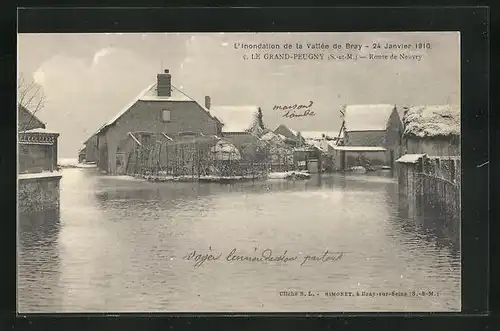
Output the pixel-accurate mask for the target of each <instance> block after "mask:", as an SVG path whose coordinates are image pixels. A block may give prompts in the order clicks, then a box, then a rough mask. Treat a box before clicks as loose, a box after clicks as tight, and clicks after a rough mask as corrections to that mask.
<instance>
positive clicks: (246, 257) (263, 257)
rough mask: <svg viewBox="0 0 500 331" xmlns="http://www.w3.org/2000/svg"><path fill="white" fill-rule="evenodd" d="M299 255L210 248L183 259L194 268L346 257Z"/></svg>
mask: <svg viewBox="0 0 500 331" xmlns="http://www.w3.org/2000/svg"><path fill="white" fill-rule="evenodd" d="M300 255H301V256H299V254H296V255H290V254H289V253H288V251H287V250H285V251H284V252H283V253H281V254H274V253H273V251H272V249H270V248H266V249H264V250H262V251H260V252H259V250H258V249H257V248H255V249H254V252H253V254H247V253H244V252H241V251H239V250H238V249H236V248H233V249H232V250H230V251H229V252H226V253H223V252H215V251H212V248H211V247H210V248H209V252H208V253H207V252H199V251H196V250H193V251H191V252H189V253H188V254H186V255H185V256H184V257H183V259H184V260H186V261H192V262H193V263H194V267H195V268H198V267H201V266H202V265H203V264H205V263H207V262H215V261H220V262H225V263H269V262H274V263H277V262H281V263H292V262H296V263H300V265H301V266H304V265H306V264H312V263H326V262H335V261H338V260H340V259H342V257H343V256H344V252H330V251H328V250H326V251H325V252H323V253H321V254H319V255H315V254H300Z"/></svg>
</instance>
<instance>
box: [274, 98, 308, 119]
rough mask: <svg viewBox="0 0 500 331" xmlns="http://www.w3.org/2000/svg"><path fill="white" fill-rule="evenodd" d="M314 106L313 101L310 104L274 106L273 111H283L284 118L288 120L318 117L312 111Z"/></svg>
mask: <svg viewBox="0 0 500 331" xmlns="http://www.w3.org/2000/svg"><path fill="white" fill-rule="evenodd" d="M313 104H314V102H313V101H309V103H308V104H293V105H274V107H273V110H276V111H282V112H283V114H282V116H283V117H286V118H302V117H306V116H314V115H316V113H315V112H314V110H312V106H313Z"/></svg>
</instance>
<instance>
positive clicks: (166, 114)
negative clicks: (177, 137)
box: [161, 109, 170, 122]
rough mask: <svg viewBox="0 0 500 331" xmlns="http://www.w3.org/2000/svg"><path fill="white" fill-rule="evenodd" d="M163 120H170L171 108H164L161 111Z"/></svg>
mask: <svg viewBox="0 0 500 331" xmlns="http://www.w3.org/2000/svg"><path fill="white" fill-rule="evenodd" d="M161 120H162V122H170V110H168V109H163V110H162V111H161Z"/></svg>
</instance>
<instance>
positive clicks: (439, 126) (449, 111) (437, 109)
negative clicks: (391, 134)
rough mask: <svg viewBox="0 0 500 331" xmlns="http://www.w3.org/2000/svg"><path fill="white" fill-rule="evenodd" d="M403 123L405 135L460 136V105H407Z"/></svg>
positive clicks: (421, 136) (420, 136)
mask: <svg viewBox="0 0 500 331" xmlns="http://www.w3.org/2000/svg"><path fill="white" fill-rule="evenodd" d="M403 125H404V128H405V130H404V135H405V136H414V137H419V138H424V137H439V136H440V137H448V136H460V106H452V105H430V106H412V107H407V108H406V110H405V115H404V117H403Z"/></svg>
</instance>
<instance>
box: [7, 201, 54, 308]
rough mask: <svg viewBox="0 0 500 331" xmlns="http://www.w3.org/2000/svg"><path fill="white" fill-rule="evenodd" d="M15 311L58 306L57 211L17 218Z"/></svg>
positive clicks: (23, 215) (22, 215)
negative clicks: (16, 291) (16, 306)
mask: <svg viewBox="0 0 500 331" xmlns="http://www.w3.org/2000/svg"><path fill="white" fill-rule="evenodd" d="M17 228H18V248H17V254H18V255H17V260H18V279H19V281H18V297H19V298H23V299H22V300H20V302H19V303H18V304H19V307H18V308H19V310H26V309H29V311H32V312H38V311H46V310H47V309H50V307H52V306H57V305H59V304H60V293H59V290H58V288H59V277H60V274H61V270H60V263H61V261H60V256H59V252H58V244H57V242H58V236H59V230H60V223H59V210H48V211H44V212H38V213H31V214H21V215H19V217H18V225H17Z"/></svg>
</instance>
